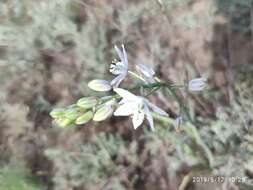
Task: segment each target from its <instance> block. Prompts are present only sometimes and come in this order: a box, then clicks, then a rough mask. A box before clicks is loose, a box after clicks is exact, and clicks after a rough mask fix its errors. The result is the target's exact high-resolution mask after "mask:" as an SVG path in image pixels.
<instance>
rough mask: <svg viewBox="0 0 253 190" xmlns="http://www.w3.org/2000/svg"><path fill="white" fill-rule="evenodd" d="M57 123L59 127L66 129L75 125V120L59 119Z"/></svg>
mask: <svg viewBox="0 0 253 190" xmlns="http://www.w3.org/2000/svg"><path fill="white" fill-rule="evenodd" d="M56 123H57V125H58V126H59V127H61V128H66V127H68V126H70V125H72V124H73V120H72V119H68V118H64V119H57V120H56Z"/></svg>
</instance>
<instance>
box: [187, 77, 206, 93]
mask: <svg viewBox="0 0 253 190" xmlns="http://www.w3.org/2000/svg"><path fill="white" fill-rule="evenodd" d="M206 82H207V79H206V78H202V77H201V78H196V79H192V80H191V81H189V84H188V88H189V90H190V91H200V90H203V89H204V88H205V86H206Z"/></svg>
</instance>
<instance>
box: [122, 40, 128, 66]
mask: <svg viewBox="0 0 253 190" xmlns="http://www.w3.org/2000/svg"><path fill="white" fill-rule="evenodd" d="M121 46H122V50H123V56H124V65H125V66H126V67H128V59H127V54H126V50H125V46H124V45H123V44H122V45H121Z"/></svg>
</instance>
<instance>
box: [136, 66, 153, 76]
mask: <svg viewBox="0 0 253 190" xmlns="http://www.w3.org/2000/svg"><path fill="white" fill-rule="evenodd" d="M136 69H137V70H138V71H139V72H141V73H142V74H143V75H144V76H145V77H147V78H154V75H155V71H154V70H153V68H152V67H150V66H149V65H145V64H142V63H139V64H137V65H136Z"/></svg>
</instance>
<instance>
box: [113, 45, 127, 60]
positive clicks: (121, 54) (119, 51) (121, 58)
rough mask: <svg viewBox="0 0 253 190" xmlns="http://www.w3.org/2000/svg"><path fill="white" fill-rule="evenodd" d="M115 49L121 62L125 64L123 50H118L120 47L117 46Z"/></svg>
mask: <svg viewBox="0 0 253 190" xmlns="http://www.w3.org/2000/svg"><path fill="white" fill-rule="evenodd" d="M114 48H115V50H116V52H117V54H118V56H119V58H120V60H121V61H122V62H124V61H125V59H124V55H123V53H122V51H121V50H120V49H119V48H118V46H116V45H115V46H114Z"/></svg>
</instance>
